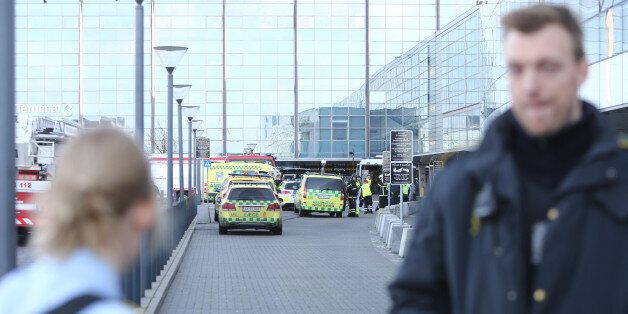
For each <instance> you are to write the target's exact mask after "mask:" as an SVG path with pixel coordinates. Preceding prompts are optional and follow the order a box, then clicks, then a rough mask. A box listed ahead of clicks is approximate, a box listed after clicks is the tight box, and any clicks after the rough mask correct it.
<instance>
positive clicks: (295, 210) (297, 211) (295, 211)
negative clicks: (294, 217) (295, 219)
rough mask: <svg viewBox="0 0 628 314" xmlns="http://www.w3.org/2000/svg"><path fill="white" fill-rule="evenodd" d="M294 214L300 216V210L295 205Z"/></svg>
mask: <svg viewBox="0 0 628 314" xmlns="http://www.w3.org/2000/svg"><path fill="white" fill-rule="evenodd" d="M294 213H295V214H298V213H299V209H298V208H297V205H294Z"/></svg>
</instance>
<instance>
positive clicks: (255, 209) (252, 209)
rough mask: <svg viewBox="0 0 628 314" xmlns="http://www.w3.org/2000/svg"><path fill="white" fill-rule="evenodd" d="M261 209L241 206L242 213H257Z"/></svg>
mask: <svg viewBox="0 0 628 314" xmlns="http://www.w3.org/2000/svg"><path fill="white" fill-rule="evenodd" d="M260 209H261V207H252V206H243V207H242V211H243V212H258V211H260Z"/></svg>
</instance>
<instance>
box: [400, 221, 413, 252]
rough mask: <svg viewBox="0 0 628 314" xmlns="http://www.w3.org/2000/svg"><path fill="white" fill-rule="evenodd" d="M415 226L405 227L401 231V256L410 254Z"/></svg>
mask: <svg viewBox="0 0 628 314" xmlns="http://www.w3.org/2000/svg"><path fill="white" fill-rule="evenodd" d="M414 231H415V228H404V229H403V231H402V232H401V239H400V241H399V256H400V257H406V255H407V254H408V250H409V249H410V245H411V244H412V239H413V238H414Z"/></svg>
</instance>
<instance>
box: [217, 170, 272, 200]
mask: <svg viewBox="0 0 628 314" xmlns="http://www.w3.org/2000/svg"><path fill="white" fill-rule="evenodd" d="M234 172H235V173H248V174H269V175H271V176H272V177H273V178H274V177H276V176H277V175H278V174H279V171H278V170H277V168H275V167H273V166H271V165H268V164H263V163H243V162H224V163H212V164H211V166H210V167H209V168H207V174H206V176H205V177H206V178H207V179H206V180H207V193H206V197H205V199H207V201H208V202H214V201H215V198H216V194H218V192H220V190H221V188H222V183H223V181H224V180H225V179H227V177H228V176H229V174H231V173H234Z"/></svg>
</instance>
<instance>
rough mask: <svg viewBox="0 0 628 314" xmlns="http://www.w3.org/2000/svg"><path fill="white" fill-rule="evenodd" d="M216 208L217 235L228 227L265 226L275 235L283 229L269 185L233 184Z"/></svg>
mask: <svg viewBox="0 0 628 314" xmlns="http://www.w3.org/2000/svg"><path fill="white" fill-rule="evenodd" d="M218 208H219V211H218V223H219V226H218V233H219V234H226V233H227V231H228V230H230V229H266V230H269V231H270V232H272V233H273V234H276V235H280V234H282V232H283V231H282V229H283V227H282V222H281V217H282V213H281V206H280V205H279V200H277V197H276V196H275V193H274V192H273V190H272V189H271V188H269V187H264V186H251V185H233V186H232V187H231V188H229V190H228V191H227V193H226V195H225V197H224V198H223V199H222V200H221V201H220V205H219V206H218Z"/></svg>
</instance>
